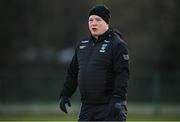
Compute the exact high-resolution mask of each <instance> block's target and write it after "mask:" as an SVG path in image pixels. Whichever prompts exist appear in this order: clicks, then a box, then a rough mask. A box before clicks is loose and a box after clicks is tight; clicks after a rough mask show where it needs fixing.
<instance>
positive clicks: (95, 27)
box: [88, 15, 109, 38]
mask: <svg viewBox="0 0 180 122" xmlns="http://www.w3.org/2000/svg"><path fill="white" fill-rule="evenodd" d="M88 25H89V30H90V32H91V34H92V36H94V37H95V38H98V37H99V36H100V35H102V34H103V33H104V32H106V31H107V30H108V28H109V24H107V23H106V22H105V21H104V20H103V19H102V18H101V17H99V16H97V15H91V16H89V22H88Z"/></svg>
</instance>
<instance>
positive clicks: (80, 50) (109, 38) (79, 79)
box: [61, 29, 129, 104]
mask: <svg viewBox="0 0 180 122" xmlns="http://www.w3.org/2000/svg"><path fill="white" fill-rule="evenodd" d="M128 79H129V56H128V48H127V45H126V43H125V42H124V41H123V40H122V39H121V38H120V36H119V35H118V33H116V32H114V31H113V30H112V29H109V30H108V31H106V32H105V33H104V34H103V35H101V36H100V37H99V39H98V40H96V39H95V38H93V37H92V36H89V37H87V38H85V39H83V40H81V41H80V42H79V43H78V45H77V48H76V50H75V54H74V56H73V58H72V61H71V63H70V65H69V67H68V72H67V77H66V81H65V83H64V87H63V90H62V92H61V96H68V97H71V95H72V94H73V93H74V92H75V90H76V88H77V86H79V89H80V94H81V100H82V102H84V103H89V104H98V103H101V104H103V103H108V102H109V100H110V99H111V98H112V97H113V96H118V97H120V99H121V100H122V101H124V100H126V96H127V87H128Z"/></svg>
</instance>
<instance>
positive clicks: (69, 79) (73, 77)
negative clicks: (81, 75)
mask: <svg viewBox="0 0 180 122" xmlns="http://www.w3.org/2000/svg"><path fill="white" fill-rule="evenodd" d="M77 76H78V61H77V51H75V54H74V56H73V58H72V60H71V62H70V64H69V66H68V69H67V76H66V79H65V83H64V86H63V89H62V91H61V94H60V97H61V96H68V97H71V96H72V95H73V93H74V92H75V90H76V88H77Z"/></svg>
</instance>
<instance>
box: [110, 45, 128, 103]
mask: <svg viewBox="0 0 180 122" xmlns="http://www.w3.org/2000/svg"><path fill="white" fill-rule="evenodd" d="M113 70H114V76H115V77H114V80H115V84H114V89H113V95H114V96H117V97H120V99H121V100H126V97H127V87H128V79H129V54H128V47H127V45H126V44H125V43H124V42H118V43H116V45H114V47H113Z"/></svg>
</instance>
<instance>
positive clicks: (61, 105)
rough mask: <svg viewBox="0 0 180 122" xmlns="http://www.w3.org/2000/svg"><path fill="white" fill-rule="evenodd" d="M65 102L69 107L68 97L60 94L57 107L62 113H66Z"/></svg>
mask: <svg viewBox="0 0 180 122" xmlns="http://www.w3.org/2000/svg"><path fill="white" fill-rule="evenodd" d="M66 104H68V106H69V107H71V103H70V100H69V97H67V96H62V97H61V98H60V102H59V108H60V109H61V110H62V111H63V112H64V113H68V112H67V109H66Z"/></svg>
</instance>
